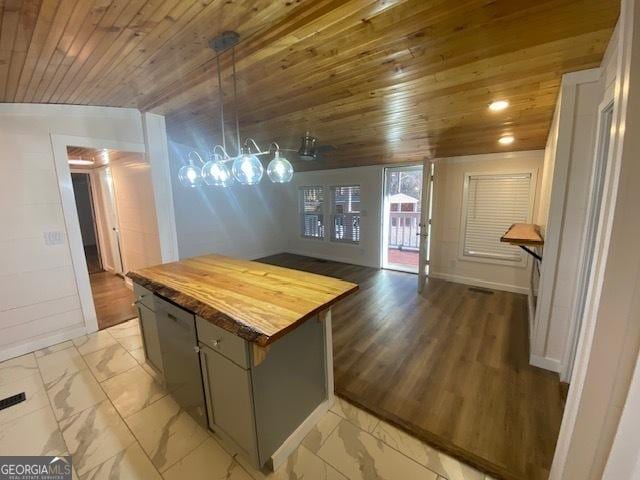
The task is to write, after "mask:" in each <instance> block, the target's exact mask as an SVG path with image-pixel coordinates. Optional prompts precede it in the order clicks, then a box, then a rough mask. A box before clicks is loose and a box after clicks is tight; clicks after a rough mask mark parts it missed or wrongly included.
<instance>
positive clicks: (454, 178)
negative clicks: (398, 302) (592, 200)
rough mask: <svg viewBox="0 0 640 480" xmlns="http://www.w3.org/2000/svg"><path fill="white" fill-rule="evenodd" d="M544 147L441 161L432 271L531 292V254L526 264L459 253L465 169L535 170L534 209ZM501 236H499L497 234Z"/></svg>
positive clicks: (491, 171) (438, 275) (463, 280)
mask: <svg viewBox="0 0 640 480" xmlns="http://www.w3.org/2000/svg"><path fill="white" fill-rule="evenodd" d="M543 156H544V152H543V151H542V150H534V151H529V152H511V153H495V154H486V155H470V156H465V157H451V158H445V159H439V160H437V161H436V173H435V184H434V197H433V220H432V227H433V228H432V232H433V233H432V238H431V265H430V275H431V276H433V277H436V278H444V279H446V280H450V281H455V282H460V283H466V284H470V285H477V286H483V287H487V288H495V289H499V290H507V291H512V292H519V293H527V292H528V286H529V278H530V267H531V264H532V261H531V259H530V258H529V257H528V256H527V257H526V258H527V263H526V264H525V265H514V266H512V265H499V264H496V263H487V262H479V261H473V260H469V259H467V258H461V257H460V254H459V252H460V226H461V217H462V199H463V191H464V175H465V174H466V173H486V174H495V173H522V172H528V171H534V172H536V181H537V185H536V188H535V191H536V197H535V198H534V207H533V208H534V210H533V211H534V212H535V209H536V208H537V197H538V192H539V191H540V183H541V175H540V170H541V168H542V162H543ZM496 241H498V239H496Z"/></svg>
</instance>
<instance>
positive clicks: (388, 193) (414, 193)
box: [382, 165, 423, 273]
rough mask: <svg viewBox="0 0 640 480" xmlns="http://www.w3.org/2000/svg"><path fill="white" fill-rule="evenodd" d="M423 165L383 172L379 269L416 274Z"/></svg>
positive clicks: (418, 256) (417, 267) (395, 168)
mask: <svg viewBox="0 0 640 480" xmlns="http://www.w3.org/2000/svg"><path fill="white" fill-rule="evenodd" d="M422 184H423V167H422V165H411V166H405V167H391V168H386V169H385V179H384V210H383V211H384V215H383V222H382V223H383V237H382V238H383V242H382V243H383V245H382V246H383V248H382V266H383V268H388V269H391V270H400V271H403V272H411V273H418V270H419V264H420V219H421V212H422V205H423V202H422Z"/></svg>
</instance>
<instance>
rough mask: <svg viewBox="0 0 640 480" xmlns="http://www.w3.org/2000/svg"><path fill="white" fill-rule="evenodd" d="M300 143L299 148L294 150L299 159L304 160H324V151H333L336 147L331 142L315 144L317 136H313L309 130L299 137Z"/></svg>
mask: <svg viewBox="0 0 640 480" xmlns="http://www.w3.org/2000/svg"><path fill="white" fill-rule="evenodd" d="M300 141H301V144H300V148H299V149H298V150H297V151H296V150H292V151H295V152H296V153H297V154H298V155H299V157H300V160H304V161H306V162H310V161H312V160H324V157H323V156H322V154H323V153H325V152H333V151H334V150H336V147H335V146H334V145H331V144H326V145H317V143H318V137H314V136H313V135H311V134H310V133H309V132H307V133H305V135H304V136H303V137H301V138H300Z"/></svg>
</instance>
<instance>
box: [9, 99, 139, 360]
mask: <svg viewBox="0 0 640 480" xmlns="http://www.w3.org/2000/svg"><path fill="white" fill-rule="evenodd" d="M51 134H63V135H77V136H90V137H97V138H102V139H106V140H115V141H125V142H142V141H143V135H142V123H141V120H140V114H139V112H138V111H137V110H132V109H114V108H102V107H75V106H58V105H21V104H0V205H1V208H0V225H2V228H0V360H2V359H4V358H10V357H12V356H15V355H18V354H20V353H25V352H28V351H31V350H33V349H35V348H41V347H44V346H47V345H51V344H52V343H55V342H56V341H62V340H64V339H66V338H71V336H75V335H79V334H81V333H84V332H85V323H84V317H83V312H82V310H81V306H80V300H79V292H78V286H77V285H78V282H77V278H76V275H75V273H74V268H73V265H72V261H71V253H70V245H69V241H68V237H67V226H66V225H65V220H64V216H63V210H62V203H61V193H60V190H59V188H58V182H57V177H56V170H55V166H54V157H53V148H52V141H51V137H50V135H51ZM45 232H60V234H61V243H60V244H57V245H46V244H45V238H44V233H45Z"/></svg>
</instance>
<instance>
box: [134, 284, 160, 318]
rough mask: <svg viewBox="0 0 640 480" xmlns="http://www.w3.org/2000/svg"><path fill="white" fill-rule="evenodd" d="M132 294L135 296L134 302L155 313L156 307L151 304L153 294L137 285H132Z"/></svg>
mask: <svg viewBox="0 0 640 480" xmlns="http://www.w3.org/2000/svg"><path fill="white" fill-rule="evenodd" d="M133 293H134V294H135V296H136V301H137V302H140V303H141V304H142V305H144V306H145V307H147V308H148V309H149V310H152V311H154V312H155V310H156V307H155V305H154V303H153V293H152V292H151V291H150V290H147V289H146V288H144V287H142V286H140V285H138V284H137V283H135V282H134V283H133Z"/></svg>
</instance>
